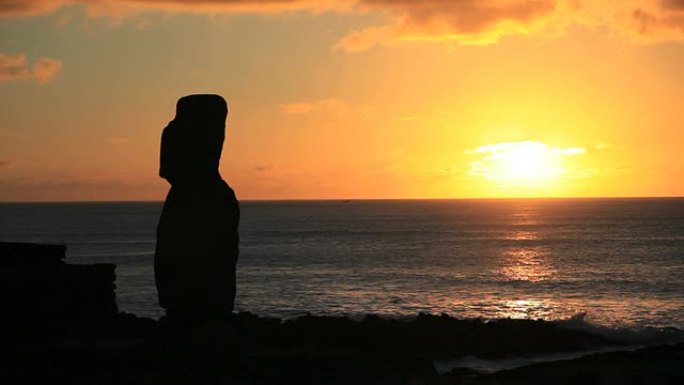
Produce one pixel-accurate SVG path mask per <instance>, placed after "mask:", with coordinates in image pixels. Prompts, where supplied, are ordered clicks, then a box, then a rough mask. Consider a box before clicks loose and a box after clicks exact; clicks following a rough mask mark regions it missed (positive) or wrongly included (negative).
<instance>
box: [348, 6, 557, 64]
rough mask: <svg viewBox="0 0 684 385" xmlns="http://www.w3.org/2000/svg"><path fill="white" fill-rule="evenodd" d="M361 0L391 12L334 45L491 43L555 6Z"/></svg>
mask: <svg viewBox="0 0 684 385" xmlns="http://www.w3.org/2000/svg"><path fill="white" fill-rule="evenodd" d="M359 3H360V5H361V6H365V7H367V8H368V9H370V10H374V11H380V12H384V13H386V14H389V16H390V19H391V20H392V21H391V22H390V23H389V24H387V25H384V26H376V27H370V28H366V29H362V30H359V31H356V32H353V33H351V34H350V35H347V36H346V37H344V38H342V39H341V40H340V41H339V42H338V43H337V45H336V46H335V47H336V48H338V49H342V50H345V51H348V52H353V51H360V50H364V49H368V48H371V47H373V46H375V45H378V44H394V43H399V42H403V41H455V42H459V43H462V44H490V43H493V42H496V41H497V40H498V39H499V38H500V37H502V36H505V35H514V34H527V33H530V32H532V31H534V30H535V29H537V28H538V27H539V26H540V25H541V24H542V22H543V21H544V19H545V17H546V16H548V15H549V14H551V13H552V12H553V11H554V9H555V8H556V5H555V2H554V1H552V0H517V1H512V0H496V1H494V0H460V1H454V0H424V1H409V0H361V1H360V2H359Z"/></svg>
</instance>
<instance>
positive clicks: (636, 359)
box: [0, 243, 684, 384]
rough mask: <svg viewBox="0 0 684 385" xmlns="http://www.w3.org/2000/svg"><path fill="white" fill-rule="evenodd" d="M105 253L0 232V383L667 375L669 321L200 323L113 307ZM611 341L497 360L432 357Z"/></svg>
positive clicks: (680, 347)
mask: <svg viewBox="0 0 684 385" xmlns="http://www.w3.org/2000/svg"><path fill="white" fill-rule="evenodd" d="M114 279H115V276H114V266H111V265H92V266H74V265H68V264H66V263H64V248H63V247H59V246H41V245H23V244H2V243H0V293H2V294H1V295H2V299H3V301H2V302H3V304H4V310H3V313H2V317H1V318H0V337H1V339H0V341H1V342H0V356H1V357H3V358H2V359H0V383H2V384H43V383H50V384H54V383H69V384H548V383H557V384H675V383H677V384H679V383H682V381H684V374H683V371H682V363H684V344H683V343H679V344H671V342H672V341H675V340H677V338H679V337H681V334H680V332H678V331H675V330H671V331H659V332H654V333H652V334H651V335H649V336H648V338H645V339H644V340H642V341H640V343H642V344H646V343H647V344H650V345H651V346H650V347H645V348H641V349H636V350H634V346H633V343H634V340H633V339H632V338H628V337H629V336H626V335H614V336H611V337H607V336H606V335H603V334H599V333H596V332H590V331H585V330H578V329H573V328H568V327H564V326H563V325H561V324H558V323H552V322H545V321H533V320H498V321H490V322H485V321H482V320H459V319H454V318H451V317H448V316H434V315H418V316H417V317H415V318H413V319H410V320H394V319H384V318H379V317H376V316H367V317H365V318H364V319H363V320H358V321H356V320H351V319H349V318H342V317H318V316H304V317H300V318H297V319H293V320H286V321H283V320H280V319H274V318H263V317H257V316H255V315H252V314H248V313H240V314H236V315H233V316H231V317H229V318H226V319H222V320H215V321H212V322H204V323H194V324H190V323H184V324H182V323H179V322H175V321H172V320H168V319H162V320H160V321H155V320H151V319H146V318H139V317H136V316H133V315H130V314H125V313H119V312H118V311H117V309H116V302H115V297H114ZM601 348H611V349H613V350H618V351H615V352H611V353H602V354H591V355H586V356H583V357H580V358H576V359H571V360H564V361H554V362H547V363H541V364H535V365H527V366H523V367H519V368H516V369H511V370H504V371H498V372H495V373H484V372H477V371H474V370H472V369H468V368H464V367H458V366H456V367H453V368H448V369H447V370H445V371H443V372H441V373H438V372H437V370H436V369H435V362H438V361H449V360H453V359H458V358H460V357H478V358H480V359H487V360H491V362H497V360H503V359H507V358H511V357H527V356H530V355H537V356H539V355H541V356H544V355H549V354H556V353H566V352H590V351H593V350H596V349H601Z"/></svg>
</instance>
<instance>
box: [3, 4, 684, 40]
mask: <svg viewBox="0 0 684 385" xmlns="http://www.w3.org/2000/svg"><path fill="white" fill-rule="evenodd" d="M66 6H79V7H82V8H84V9H85V10H86V14H87V15H88V16H89V17H109V18H115V19H123V18H126V17H127V16H130V15H135V14H140V13H145V12H176V13H205V14H213V13H251V14H274V13H282V12H309V13H312V14H317V13H321V12H338V13H354V14H374V15H378V16H380V20H384V21H383V22H380V23H378V24H376V25H370V26H365V27H360V28H359V27H357V29H356V30H352V31H350V32H349V33H348V34H347V35H346V36H342V37H341V38H340V39H339V40H338V41H337V43H336V44H335V45H334V47H335V48H336V49H338V50H341V51H345V52H357V51H363V50H368V49H371V48H373V47H375V46H378V45H397V44H402V43H406V42H414V41H422V42H450V43H457V44H477V45H484V44H492V43H495V42H497V41H499V40H500V39H501V38H504V37H507V36H515V35H533V34H541V35H557V34H559V33H562V32H563V31H564V30H566V29H567V28H568V27H569V26H571V25H588V26H592V27H597V26H605V27H607V28H608V29H610V30H613V31H619V32H620V33H624V34H625V35H627V36H630V37H632V38H635V40H637V41H645V42H651V41H663V40H684V0H620V1H594V0H30V1H29V0H0V17H3V16H4V17H29V16H36V15H49V14H54V13H56V12H57V11H58V10H60V9H61V8H63V7H66Z"/></svg>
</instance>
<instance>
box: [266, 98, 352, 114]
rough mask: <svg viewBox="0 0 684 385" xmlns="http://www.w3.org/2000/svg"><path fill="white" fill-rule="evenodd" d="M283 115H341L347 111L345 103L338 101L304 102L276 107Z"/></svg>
mask: <svg viewBox="0 0 684 385" xmlns="http://www.w3.org/2000/svg"><path fill="white" fill-rule="evenodd" d="M278 109H279V110H280V112H282V113H283V114H285V115H302V114H308V113H311V112H321V111H324V112H334V113H337V114H342V113H344V112H345V111H347V103H345V102H344V101H342V100H340V99H334V98H333V99H324V100H315V101H306V102H295V103H285V104H281V105H279V106H278Z"/></svg>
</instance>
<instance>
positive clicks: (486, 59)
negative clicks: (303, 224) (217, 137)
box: [0, 0, 684, 201]
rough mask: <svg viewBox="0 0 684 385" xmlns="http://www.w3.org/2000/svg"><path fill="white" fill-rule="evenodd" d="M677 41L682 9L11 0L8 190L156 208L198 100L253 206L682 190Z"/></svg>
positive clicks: (661, 2) (229, 174) (6, 10)
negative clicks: (180, 117) (183, 106)
mask: <svg viewBox="0 0 684 385" xmlns="http://www.w3.org/2000/svg"><path fill="white" fill-rule="evenodd" d="M683 43H684V1H681V0H627V1H620V2H617V1H591V2H590V1H580V0H566V1H561V0H557V1H553V0H529V1H513V0H477V1H476V0H462V1H448V0H425V1H420V2H418V1H403V0H395V1H391V0H346V1H309V0H302V1H297V0H292V1H275V0H274V1H269V0H266V1H250V0H213V1H192V2H191V1H181V0H156V1H153V0H79V1H76V0H73V1H70V0H41V1H14V0H0V97H1V98H2V100H3V103H2V104H1V105H0V201H24V200H41V201H60V200H161V199H163V198H164V194H165V192H166V190H167V189H168V185H167V184H166V183H165V181H163V180H161V179H159V178H158V177H157V167H158V146H159V136H160V133H161V129H162V128H163V127H164V126H165V125H166V123H167V122H168V121H169V120H170V119H172V118H173V114H174V105H175V101H176V100H177V99H178V97H180V96H182V95H185V94H189V93H197V92H213V93H219V94H222V95H223V96H224V97H225V98H226V99H227V100H228V103H229V105H230V113H229V116H228V122H227V127H228V141H227V142H226V144H225V147H224V156H223V159H222V164H221V170H222V173H223V175H224V178H225V179H226V180H228V182H229V183H230V184H231V185H232V186H233V187H234V189H235V190H236V192H237V194H238V196H239V198H241V199H312V198H315V199H328V198H335V199H336V198H343V199H346V198H482V197H549V196H550V197H568V196H683V195H684V157H682V156H681V148H682V147H683V146H684V133H682V132H684V131H683V130H682V128H684V114H682V113H681V111H684V87H682V85H684V70H683V69H684V44H683ZM540 164H543V166H539V165H540Z"/></svg>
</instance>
